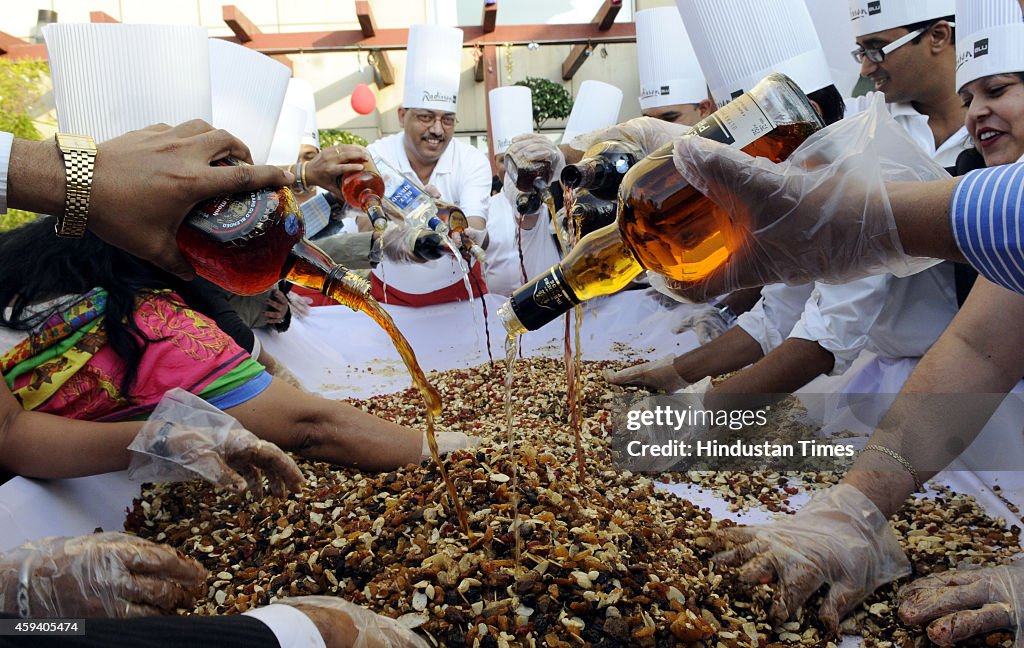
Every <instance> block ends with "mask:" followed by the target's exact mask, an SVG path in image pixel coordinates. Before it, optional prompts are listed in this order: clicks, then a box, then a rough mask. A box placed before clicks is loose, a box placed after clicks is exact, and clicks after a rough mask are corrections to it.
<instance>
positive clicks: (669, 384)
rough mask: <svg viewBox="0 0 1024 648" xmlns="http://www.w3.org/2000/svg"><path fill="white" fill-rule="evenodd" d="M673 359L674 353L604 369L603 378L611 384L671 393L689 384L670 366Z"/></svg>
mask: <svg viewBox="0 0 1024 648" xmlns="http://www.w3.org/2000/svg"><path fill="white" fill-rule="evenodd" d="M675 359H676V357H675V356H674V355H667V356H665V357H664V358H659V359H657V360H651V361H649V362H643V363H640V364H638V365H635V366H632V367H626V368H625V369H620V370H619V371H612V370H611V369H605V370H604V379H605V380H607V381H608V382H610V383H611V384H613V385H621V386H623V387H643V388H644V389H650V390H653V391H660V392H665V393H666V394H671V393H673V392H677V391H679V390H680V389H683V388H684V387H686V386H687V385H689V384H690V383H688V382H686V381H685V380H683V379H682V377H681V376H680V375H679V374H678V373H676V370H675V367H673V366H672V363H673V362H675Z"/></svg>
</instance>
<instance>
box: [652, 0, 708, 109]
mask: <svg viewBox="0 0 1024 648" xmlns="http://www.w3.org/2000/svg"><path fill="white" fill-rule="evenodd" d="M636 49H637V61H638V62H639V64H640V108H641V110H647V109H649V108H659V107H661V106H671V105H674V104H690V103H700V102H701V101H703V100H704V99H707V97H708V85H707V82H706V81H705V80H704V73H703V72H701V69H700V62H699V61H698V60H697V55H696V54H695V53H694V51H693V45H691V44H690V37H689V36H687V35H686V29H685V28H684V27H683V21H682V19H681V18H680V17H679V12H678V11H676V10H675V9H674V8H672V7H655V8H654V9H644V10H643V11H638V12H636Z"/></svg>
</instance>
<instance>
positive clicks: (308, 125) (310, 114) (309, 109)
mask: <svg viewBox="0 0 1024 648" xmlns="http://www.w3.org/2000/svg"><path fill="white" fill-rule="evenodd" d="M284 105H286V106H289V105H290V106H295V107H297V108H299V109H300V110H301V111H302V112H303V114H305V115H306V121H305V123H304V124H303V126H302V142H300V143H301V144H308V145H310V146H315V147H316V148H317V150H319V149H320V130H319V129H318V128H317V125H316V98H315V97H314V96H313V86H311V85H309V82H308V81H306V80H304V79H289V80H288V91H287V92H285V94H284Z"/></svg>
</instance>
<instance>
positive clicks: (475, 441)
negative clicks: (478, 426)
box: [420, 431, 480, 461]
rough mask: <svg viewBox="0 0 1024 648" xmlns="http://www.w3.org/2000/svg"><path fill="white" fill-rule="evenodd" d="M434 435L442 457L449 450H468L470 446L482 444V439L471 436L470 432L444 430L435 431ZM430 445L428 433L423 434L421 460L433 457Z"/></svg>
mask: <svg viewBox="0 0 1024 648" xmlns="http://www.w3.org/2000/svg"><path fill="white" fill-rule="evenodd" d="M434 436H435V437H436V438H437V452H438V454H439V455H441V456H442V457H443V456H445V455H446V454H448V453H449V452H455V451H456V450H466V449H468V448H475V447H477V446H478V445H480V439H479V438H477V437H471V436H469V435H468V434H464V433H462V432H453V431H442V432H435V433H434ZM431 458H432V457H431V455H430V445H429V443H428V442H427V435H425V434H424V435H423V449H422V450H421V451H420V461H426V460H428V459H431Z"/></svg>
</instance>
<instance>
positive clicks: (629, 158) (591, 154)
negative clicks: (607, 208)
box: [562, 140, 643, 200]
mask: <svg viewBox="0 0 1024 648" xmlns="http://www.w3.org/2000/svg"><path fill="white" fill-rule="evenodd" d="M642 157H643V155H642V153H641V151H640V149H639V147H637V146H634V145H632V144H630V143H628V142H618V141H614V140H612V141H608V142H599V143H597V144H595V145H594V146H591V147H590V148H589V149H587V152H586V153H584V154H583V159H582V160H580V161H579V162H577V163H576V164H569V165H566V167H565V168H564V169H562V184H563V185H565V186H566V187H570V188H572V189H587V190H588V191H590V193H592V194H594V195H595V196H597V197H598V198H601V199H603V200H615V197H616V195H617V193H618V190H619V185H620V184H621V183H622V178H623V177H625V175H626V172H627V171H629V169H630V168H631V167H632V166H633V165H634V164H636V163H637V161H638V160H639V159H640V158H642Z"/></svg>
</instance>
